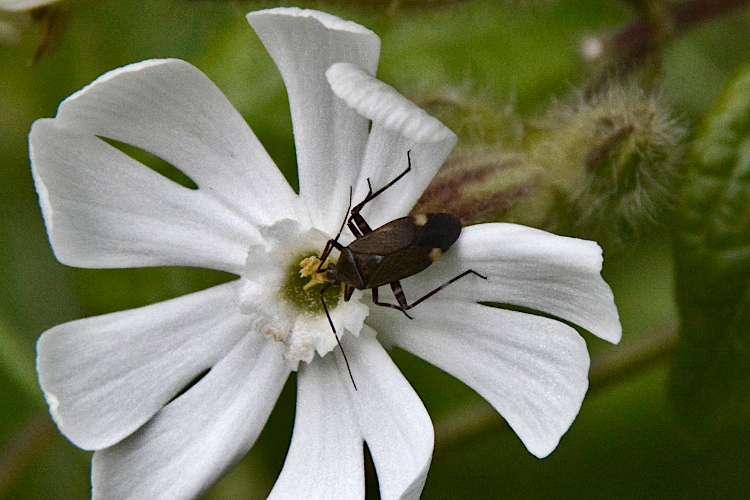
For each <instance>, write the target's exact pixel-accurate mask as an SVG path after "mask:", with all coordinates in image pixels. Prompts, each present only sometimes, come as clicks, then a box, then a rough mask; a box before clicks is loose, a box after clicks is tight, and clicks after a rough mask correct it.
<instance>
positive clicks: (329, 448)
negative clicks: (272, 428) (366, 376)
mask: <svg viewBox="0 0 750 500" xmlns="http://www.w3.org/2000/svg"><path fill="white" fill-rule="evenodd" d="M337 352H338V351H337ZM338 355H339V356H340V354H338ZM344 370H346V368H344ZM350 385H351V381H350V380H349V378H348V375H347V376H346V378H344V377H342V375H341V372H340V370H339V369H338V368H337V366H336V360H335V359H334V355H332V354H329V355H327V356H325V357H323V358H316V359H314V360H313V362H312V363H310V364H301V366H300V369H299V371H298V375H297V413H296V415H295V418H294V432H293V434H292V443H291V445H290V446H289V452H288V453H287V456H286V460H285V461H284V468H283V469H282V470H281V474H280V475H279V478H278V480H277V481H276V484H275V485H274V487H273V490H272V491H271V494H270V495H269V499H270V500H274V499H279V500H286V499H291V498H305V499H308V500H314V499H320V500H328V499H332V498H342V499H344V498H346V499H354V498H364V496H365V478H364V448H363V440H362V437H361V435H360V432H359V429H358V428H357V423H356V420H355V415H354V412H353V408H352V403H351V400H350V398H351V395H350V387H349V386H350ZM351 390H353V389H351Z"/></svg>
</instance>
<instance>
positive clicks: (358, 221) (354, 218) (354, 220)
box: [348, 150, 411, 238]
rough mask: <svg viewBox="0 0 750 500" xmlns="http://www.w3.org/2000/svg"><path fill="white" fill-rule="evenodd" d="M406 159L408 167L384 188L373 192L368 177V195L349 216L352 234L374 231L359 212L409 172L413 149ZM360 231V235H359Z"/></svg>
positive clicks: (356, 235) (407, 153) (408, 152)
mask: <svg viewBox="0 0 750 500" xmlns="http://www.w3.org/2000/svg"><path fill="white" fill-rule="evenodd" d="M406 160H407V162H408V166H407V167H406V170H404V171H403V172H401V173H400V174H398V176H396V178H395V179H393V180H392V181H391V182H389V183H388V184H386V185H385V186H383V187H382V188H380V189H378V190H377V191H375V192H374V193H373V191H372V184H370V179H367V186H368V188H369V189H368V192H367V196H365V199H364V200H362V202H361V203H358V204H357V205H356V206H355V207H354V208H352V211H351V216H350V217H349V222H348V226H349V229H351V231H352V234H354V236H355V237H357V238H359V237H360V235H365V234H369V233H371V232H372V229H371V228H370V226H369V225H368V224H367V222H366V221H365V219H364V218H363V217H362V216H361V215H360V214H359V212H360V210H362V209H363V208H364V207H365V205H367V204H368V203H370V202H371V201H372V200H374V199H375V198H377V197H378V196H380V195H381V194H382V193H383V192H384V191H385V190H386V189H388V188H389V187H391V186H393V185H394V184H396V183H397V182H398V181H399V180H401V178H402V177H403V176H405V175H406V174H408V173H409V171H411V150H409V151H407V152H406ZM353 227H356V228H357V231H355V230H354V229H353ZM357 233H359V234H360V235H358V234H357Z"/></svg>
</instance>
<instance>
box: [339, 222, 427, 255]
mask: <svg viewBox="0 0 750 500" xmlns="http://www.w3.org/2000/svg"><path fill="white" fill-rule="evenodd" d="M421 229H422V228H421V227H419V226H417V225H416V223H415V222H414V217H401V218H400V219H395V220H392V221H391V222H389V223H387V224H385V225H383V226H380V227H379V228H377V229H375V230H374V231H373V232H371V233H369V234H366V235H364V236H362V237H361V238H359V239H356V240H354V241H352V242H351V243H350V244H349V250H351V251H352V252H354V253H355V254H369V255H388V254H391V253H394V252H398V251H399V250H402V249H404V248H408V247H410V246H412V244H413V243H414V240H415V239H416V238H417V236H418V235H419V232H420V230H421Z"/></svg>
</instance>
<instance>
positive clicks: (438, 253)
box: [429, 248, 443, 262]
mask: <svg viewBox="0 0 750 500" xmlns="http://www.w3.org/2000/svg"><path fill="white" fill-rule="evenodd" d="M442 256H443V251H442V250H440V249H439V248H433V249H432V250H430V254H429V257H430V260H431V261H432V262H435V261H436V260H438V259H439V258H440V257H442Z"/></svg>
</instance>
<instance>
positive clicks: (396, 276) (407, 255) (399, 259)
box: [317, 152, 487, 388]
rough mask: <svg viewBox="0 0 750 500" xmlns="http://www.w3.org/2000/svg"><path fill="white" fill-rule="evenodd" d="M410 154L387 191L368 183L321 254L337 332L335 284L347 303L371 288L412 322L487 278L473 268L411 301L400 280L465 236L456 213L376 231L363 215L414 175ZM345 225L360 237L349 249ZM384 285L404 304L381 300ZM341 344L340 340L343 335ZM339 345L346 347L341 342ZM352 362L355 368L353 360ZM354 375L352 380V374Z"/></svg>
mask: <svg viewBox="0 0 750 500" xmlns="http://www.w3.org/2000/svg"><path fill="white" fill-rule="evenodd" d="M410 153H411V152H407V154H406V157H407V161H408V166H407V167H406V170H404V171H403V172H401V173H400V174H399V175H398V176H397V177H396V178H395V179H393V180H392V181H390V182H389V183H388V184H386V185H385V186H383V187H382V188H380V189H378V190H377V191H375V192H373V190H372V185H371V184H370V179H367V185H368V187H369V191H368V193H367V196H365V199H364V200H362V202H361V203H359V204H357V205H356V206H355V207H354V208H352V209H351V215H349V211H347V215H348V219H347V218H346V217H345V218H344V223H342V224H341V228H340V229H339V232H338V234H337V235H336V237H335V238H334V239H332V240H328V243H326V246H325V249H324V250H323V253H322V254H321V256H320V265H319V266H318V269H317V272H319V273H321V272H325V277H326V281H327V282H328V283H326V285H325V286H324V287H323V289H322V290H321V291H320V300H321V302H322V303H323V309H324V310H325V312H326V316H327V317H328V322H329V323H330V324H331V329H332V330H333V332H334V333H336V327H335V326H334V325H333V320H332V319H331V315H330V314H329V312H328V306H327V305H326V302H325V299H324V298H323V294H324V293H325V291H326V290H327V289H328V287H330V286H331V285H334V286H335V285H341V284H343V285H344V301H349V299H350V298H351V296H352V294H353V293H354V290H355V289H357V290H366V289H371V290H372V301H373V302H374V303H375V304H377V305H379V306H383V307H390V308H393V309H398V310H399V311H401V312H403V313H404V314H405V315H406V317H408V318H409V319H411V316H409V314H408V313H407V312H406V311H408V310H409V309H411V308H413V307H414V306H416V305H417V304H419V303H421V302H423V301H424V300H426V299H428V298H430V297H432V296H433V295H435V294H436V293H438V292H439V291H440V290H442V289H443V288H445V287H446V286H448V285H450V284H451V283H453V282H455V281H457V280H459V279H461V278H463V277H464V276H467V275H469V274H474V275H476V276H478V277H480V278H482V279H487V277H486V276H482V275H481V274H479V273H477V272H476V271H474V270H473V269H469V270H467V271H464V272H463V273H461V274H459V275H458V276H456V277H455V278H453V279H451V280H449V281H447V282H445V283H444V284H442V285H441V286H439V287H437V288H436V289H434V290H432V291H431V292H429V293H427V294H425V295H424V296H422V297H420V298H419V299H417V300H415V301H414V302H412V303H411V304H409V303H408V302H407V300H406V296H405V295H404V291H403V289H402V288H401V282H400V280H402V279H404V278H408V277H409V276H413V275H415V274H417V273H419V272H421V271H423V270H425V269H427V268H428V267H429V266H430V265H431V264H432V263H433V262H435V260H437V259H438V258H439V257H440V256H442V255H443V253H445V252H446V251H447V250H448V249H449V248H450V247H451V245H453V243H455V242H456V240H457V239H458V236H459V235H460V234H461V222H460V221H459V220H458V219H457V218H456V217H454V216H453V215H451V214H446V213H440V214H427V215H416V216H407V217H401V218H399V219H395V220H392V221H391V222H388V223H387V224H385V225H383V226H380V227H379V228H377V229H374V230H373V229H372V228H370V226H369V224H367V221H365V219H364V218H363V217H362V215H361V214H360V211H361V210H362V209H363V208H364V207H365V205H367V204H368V203H369V202H371V201H372V200H373V199H375V198H376V197H378V196H379V195H381V194H382V193H383V192H384V191H385V190H386V189H388V188H390V187H391V186H393V185H394V184H395V183H396V182H398V181H399V180H400V179H401V178H402V177H404V176H405V175H406V174H407V173H409V171H411V154H410ZM350 200H351V199H350ZM349 206H351V201H350V205H349ZM344 226H348V227H349V230H350V231H351V232H352V234H353V235H354V237H355V238H356V239H355V240H354V241H352V242H351V243H350V244H349V246H347V247H345V246H344V245H342V244H341V243H339V242H338V239H339V237H340V236H341V232H342V231H343V230H344ZM334 248H335V249H337V250H338V251H339V252H340V255H339V259H338V262H336V263H335V264H332V263H331V264H328V266H327V267H326V268H325V269H323V265H324V262H325V261H326V259H327V258H328V257H329V256H330V254H331V252H332V251H333V249H334ZM384 285H390V286H391V290H393V294H394V295H395V296H396V301H397V302H398V304H392V303H389V302H381V301H380V300H378V299H379V297H378V287H381V286H384ZM336 340H337V341H338V336H337V337H336ZM339 347H341V344H340V342H339ZM342 353H343V349H342ZM344 360H346V355H344ZM346 364H347V368H349V362H348V361H347V362H346ZM349 375H350V376H351V370H350V371H349ZM352 382H354V379H352ZM355 388H356V385H355Z"/></svg>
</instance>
